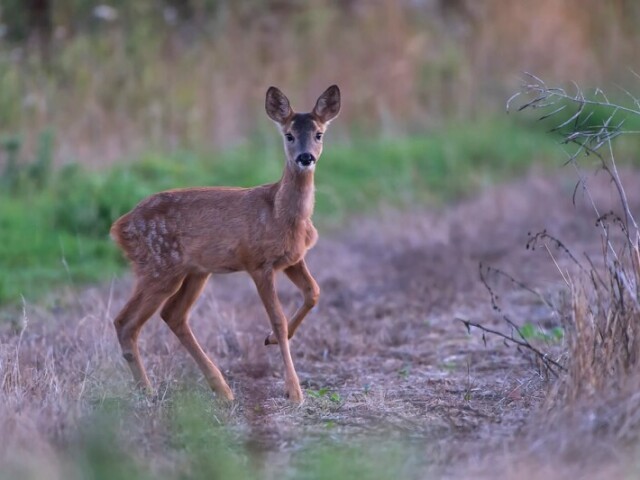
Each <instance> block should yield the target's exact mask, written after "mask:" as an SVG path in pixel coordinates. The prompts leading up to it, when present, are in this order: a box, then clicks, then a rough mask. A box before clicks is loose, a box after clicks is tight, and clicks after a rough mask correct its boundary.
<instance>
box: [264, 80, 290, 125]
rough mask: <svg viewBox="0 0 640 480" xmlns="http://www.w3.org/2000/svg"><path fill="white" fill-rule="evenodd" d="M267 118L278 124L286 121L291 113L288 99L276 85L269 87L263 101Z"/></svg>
mask: <svg viewBox="0 0 640 480" xmlns="http://www.w3.org/2000/svg"><path fill="white" fill-rule="evenodd" d="M264 107H265V109H266V111H267V115H269V118H270V119H271V120H273V121H274V122H276V123H279V124H280V125H283V124H284V123H286V121H287V120H289V119H290V118H291V116H292V115H293V110H292V109H291V105H290V104H289V99H288V98H287V97H286V96H285V94H284V93H282V92H281V91H280V90H278V89H277V88H276V87H269V90H267V98H266V100H265V103H264Z"/></svg>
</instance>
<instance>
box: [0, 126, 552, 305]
mask: <svg viewBox="0 0 640 480" xmlns="http://www.w3.org/2000/svg"><path fill="white" fill-rule="evenodd" d="M51 135H52V133H51V132H45V133H44V134H43V135H42V137H41V144H42V148H41V149H39V154H38V155H36V156H35V157H33V158H31V159H24V158H23V154H22V152H21V150H20V140H19V139H17V138H14V139H9V140H6V141H5V142H4V145H5V149H7V150H11V152H12V153H11V154H12V155H15V157H16V163H15V166H14V167H12V168H11V169H10V170H8V171H6V172H5V173H4V174H3V175H2V176H1V177H0V181H1V182H3V183H4V184H6V185H10V187H11V188H5V189H2V191H1V192H0V270H2V271H3V272H4V273H5V274H4V275H3V276H2V277H0V302H10V301H16V300H18V299H19V298H20V295H23V296H24V297H26V298H27V299H33V298H37V297H38V296H40V295H41V294H43V293H44V292H46V291H48V290H50V289H51V288H52V287H58V288H59V287H61V286H64V285H74V284H77V283H82V282H93V281H100V280H105V279H107V278H109V276H110V275H112V274H114V273H117V272H120V271H121V270H122V268H123V267H124V265H125V264H124V260H123V259H122V256H121V254H120V252H119V251H118V250H117V249H116V247H115V246H114V245H113V244H112V242H111V239H110V238H109V236H108V234H109V228H110V226H111V224H112V222H113V221H114V220H115V219H117V218H118V217H119V216H120V215H122V214H124V213H126V212H127V211H129V210H130V209H131V208H133V207H134V206H135V205H136V204H137V203H138V202H139V201H140V200H141V199H143V198H144V197H146V196H148V195H150V194H152V193H154V192H158V191H160V190H166V189H170V188H179V187H187V186H198V185H212V186H213V185H237V186H245V187H249V186H254V185H258V184H262V183H268V182H275V181H277V180H278V179H279V178H280V175H281V173H282V168H283V153H282V146H281V145H280V143H279V140H277V139H278V136H277V135H276V133H275V132H274V134H273V137H274V141H273V142H272V143H270V144H267V145H264V144H261V145H260V144H257V143H254V144H251V145H248V146H243V147H237V148H234V149H229V150H226V151H224V152H221V153H217V154H212V153H203V152H194V151H176V152H173V153H170V154H164V153H157V152H149V153H146V154H144V155H141V156H140V158H139V159H137V160H136V161H135V162H129V163H121V164H117V165H115V166H113V167H111V168H110V169H107V170H104V171H93V170H88V169H85V168H82V166H80V165H78V164H69V165H67V166H65V167H63V168H60V169H52V168H51V167H50V164H49V153H47V152H48V150H47V149H48V148H50V147H48V146H49V145H50V143H51ZM554 147H555V144H554V141H553V140H552V139H551V138H549V136H547V135H544V134H543V133H542V132H541V131H540V130H536V129H531V128H529V127H528V126H527V125H526V124H524V125H519V124H514V123H508V122H507V121H505V120H504V119H503V120H498V119H494V120H490V121H485V122H483V123H481V124H470V123H466V124H463V123H456V124H451V125H450V126H448V127H447V128H441V129H436V130H434V131H432V132H430V133H429V134H425V135H423V136H420V137H417V136H415V137H405V138H366V139H365V138H362V139H360V140H351V141H349V142H335V141H334V140H333V138H332V137H331V131H330V132H329V134H328V137H327V145H326V149H325V150H326V151H325V153H324V155H323V157H322V159H321V160H320V163H319V166H318V170H317V174H316V186H317V194H316V196H317V199H316V200H317V204H316V216H315V218H316V220H317V223H318V224H319V226H320V228H322V229H324V230H326V229H331V228H333V227H337V226H340V225H341V224H343V223H344V221H345V220H346V219H347V218H348V217H349V216H350V215H352V214H356V213H357V214H361V213H367V212H372V211H375V209H376V208H377V207H379V206H384V205H390V206H394V207H398V208H406V207H412V206H414V205H415V204H420V205H426V204H430V205H438V204H441V203H442V202H446V201H451V200H455V199H459V198H463V197H464V196H467V195H470V194H472V193H473V192H476V191H478V189H480V188H483V187H486V186H489V185H491V184H492V183H493V182H496V181H500V180H504V179H507V178H510V177H513V176H514V175H517V174H520V173H522V172H524V171H526V170H527V169H528V168H529V166H530V165H532V164H534V163H535V164H544V163H546V162H548V159H549V158H552V154H553V151H554Z"/></svg>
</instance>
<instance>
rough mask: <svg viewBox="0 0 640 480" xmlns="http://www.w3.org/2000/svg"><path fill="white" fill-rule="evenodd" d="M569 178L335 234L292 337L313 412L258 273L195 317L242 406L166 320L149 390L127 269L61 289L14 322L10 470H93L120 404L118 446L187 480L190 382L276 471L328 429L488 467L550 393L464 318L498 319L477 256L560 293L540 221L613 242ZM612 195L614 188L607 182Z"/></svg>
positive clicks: (8, 377)
mask: <svg viewBox="0 0 640 480" xmlns="http://www.w3.org/2000/svg"><path fill="white" fill-rule="evenodd" d="M629 175H632V176H631V177H630V178H633V179H636V178H637V175H635V174H632V173H631V172H629ZM569 188H570V184H569V183H568V182H565V181H564V180H559V181H556V182H549V181H548V180H541V179H536V178H533V179H531V180H528V181H525V182H521V183H519V184H516V185H513V186H510V187H505V188H499V189H496V191H494V192H491V193H487V194H485V195H483V196H481V197H480V198H477V199H475V200H474V201H473V202H469V203H465V204H462V205H460V206H459V207H456V208H454V209H452V210H451V211H450V212H448V213H446V214H435V213H434V212H415V213H404V214H399V213H397V212H389V214H388V215H387V216H386V218H385V219H384V220H382V221H375V222H374V221H372V220H364V221H359V222H358V221H356V222H355V223H353V224H352V225H351V228H350V229H349V230H346V231H344V233H343V234H338V235H337V236H335V237H333V238H323V239H321V242H320V245H319V246H318V247H317V248H316V249H315V250H314V251H313V252H312V253H311V254H310V258H309V260H310V262H311V269H312V270H313V272H314V274H316V276H317V278H318V280H319V283H320V285H321V288H322V290H323V294H322V298H321V303H320V305H319V306H318V309H317V311H314V313H313V314H312V315H311V317H310V318H309V319H308V321H307V322H305V324H304V326H303V328H302V329H301V331H300V332H299V335H297V336H296V338H295V340H294V342H293V344H292V345H293V347H292V348H293V352H294V355H295V357H296V358H295V361H296V365H297V369H298V372H299V374H300V377H301V380H302V383H303V386H304V388H305V389H306V390H307V392H308V393H307V402H306V404H305V405H304V406H303V407H302V408H300V409H295V408H292V407H290V406H289V405H288V403H287V402H286V400H285V399H284V396H283V392H282V389H283V382H282V379H281V378H280V373H281V360H280V357H279V354H278V352H277V350H276V349H270V348H265V347H263V346H262V340H263V338H264V335H265V334H266V333H267V330H268V327H267V322H266V320H265V319H264V313H263V312H262V309H261V307H260V304H259V301H258V299H257V295H256V294H255V292H254V291H253V290H254V289H253V287H252V286H251V284H250V281H249V280H248V278H245V276H235V275H232V276H222V277H216V278H214V279H213V280H212V281H211V285H210V287H209V288H208V290H207V291H206V292H205V294H204V296H203V298H202V299H201V300H200V302H199V303H198V306H197V308H196V310H195V312H194V315H193V320H192V324H193V326H194V330H195V332H196V335H197V336H198V337H199V338H200V339H201V340H202V343H203V344H204V345H205V347H206V349H207V351H209V352H210V353H211V354H212V355H213V356H214V358H216V360H217V361H218V362H219V363H220V365H221V367H222V369H223V371H224V372H225V375H226V376H227V377H228V379H229V380H230V385H231V387H232V388H233V389H234V391H235V393H236V395H237V397H238V402H237V403H236V404H235V405H234V406H233V407H232V408H226V407H222V406H220V407H216V406H215V405H214V404H212V403H211V402H210V400H209V398H210V394H208V393H207V391H206V389H205V387H204V382H203V381H202V379H201V376H200V374H199V372H198V370H197V368H196V367H195V365H193V362H192V361H191V359H190V358H188V357H187V355H186V353H185V352H184V350H183V349H182V348H181V347H180V346H179V343H178V342H177V340H176V339H175V338H173V336H172V335H171V333H170V331H169V330H168V329H167V328H166V327H165V326H164V325H163V324H162V322H161V321H159V319H157V318H154V319H152V320H151V321H150V322H149V324H148V325H147V326H146V327H145V329H144V330H143V334H142V339H141V340H142V341H141V350H142V352H143V359H144V361H145V363H146V365H147V367H148V370H149V373H150V377H151V379H152V382H153V384H154V385H155V387H156V389H157V397H156V398H155V399H153V400H146V399H143V398H138V397H136V395H135V394H134V393H133V392H132V390H131V385H130V379H129V372H128V370H127V369H126V366H125V364H124V362H123V361H122V360H121V359H120V353H119V350H118V346H117V342H116V339H115V334H114V332H113V327H112V318H113V316H114V315H115V313H116V312H117V310H118V308H120V307H121V305H122V304H123V302H124V301H125V300H126V296H127V294H128V291H129V287H130V285H129V284H128V282H127V281H126V280H124V281H121V280H117V281H115V282H114V283H113V285H112V287H111V288H109V287H104V288H95V289H89V290H86V291H84V292H83V293H81V294H80V295H75V294H73V293H71V294H70V295H68V296H60V297H58V298H59V300H58V306H57V307H54V308H53V309H52V310H47V311H45V310H42V309H40V308H39V307H37V306H35V305H27V306H26V309H25V313H24V314H22V313H21V312H19V311H18V312H15V315H14V316H13V319H14V325H13V327H11V328H10V327H9V326H6V327H5V328H4V329H3V331H2V333H1V335H2V343H1V350H0V396H1V398H0V429H1V434H2V437H3V438H7V439H10V440H9V441H8V442H7V443H6V446H5V448H4V449H3V451H2V459H1V461H0V465H2V469H3V470H5V471H18V470H21V469H26V471H28V472H31V474H32V476H34V477H39V476H41V475H42V474H43V472H46V473H47V476H48V477H52V478H53V477H55V476H56V475H57V476H58V477H60V478H66V476H67V474H68V473H69V472H70V471H71V472H76V473H77V471H78V469H79V468H81V466H79V465H82V462H80V463H78V460H77V455H76V456H74V452H76V454H77V451H82V448H81V447H80V446H81V445H84V444H85V443H86V440H83V439H85V437H84V436H83V435H85V434H83V433H82V432H86V427H87V425H91V424H93V425H94V426H95V425H96V422H98V420H97V418H99V416H100V415H101V414H102V413H104V412H105V411H108V412H111V414H114V412H115V416H113V417H110V418H111V420H110V426H111V427H112V428H113V429H114V430H115V435H116V438H117V441H115V443H114V446H116V445H117V446H118V448H119V449H120V450H122V451H126V452H129V453H130V454H131V455H132V456H133V458H134V459H135V462H136V464H138V465H143V466H145V467H144V468H145V469H146V468H151V470H152V471H153V472H156V473H157V474H162V475H165V476H168V477H174V476H176V475H177V472H180V471H185V469H187V470H188V469H189V468H193V467H190V465H192V462H193V461H194V459H193V457H191V456H189V454H188V451H187V450H185V447H184V446H181V443H180V442H179V441H176V435H177V433H176V426H175V418H176V417H175V415H176V413H175V412H176V409H179V408H180V407H179V405H180V401H181V400H180V399H181V398H182V397H183V395H184V393H185V392H195V394H196V395H197V396H199V397H200V398H202V399H203V402H204V404H205V405H207V404H208V405H209V407H207V408H206V409H204V410H202V411H200V410H197V409H195V411H196V412H197V415H200V416H198V419H199V420H198V421H199V422H200V423H202V422H205V423H206V424H209V423H213V424H215V423H220V424H222V425H224V426H225V429H226V430H227V432H229V435H230V437H229V438H230V440H229V444H232V445H238V446H239V448H243V449H245V451H249V452H254V453H251V455H250V458H252V459H253V460H251V461H252V462H254V464H255V465H256V468H258V470H259V471H261V472H264V474H265V476H267V477H271V478H277V477H278V476H280V475H281V474H282V473H283V472H285V471H286V472H289V473H290V472H291V471H294V472H295V471H296V469H297V468H304V467H303V466H301V465H300V463H299V462H300V460H299V459H300V458H302V457H300V455H302V453H300V452H305V451H307V450H308V449H314V445H315V443H314V442H318V441H321V442H323V443H326V442H329V443H330V444H331V443H334V444H336V445H338V446H339V445H343V444H344V442H348V444H350V445H358V444H360V443H363V444H365V445H366V443H367V442H368V441H371V439H374V438H378V439H380V438H384V439H385V440H386V441H393V442H394V444H395V445H396V446H398V445H404V446H403V447H402V450H401V451H402V452H404V453H403V454H402V455H405V457H402V458H404V459H405V460H403V462H405V461H406V462H409V463H408V464H409V465H411V469H412V470H411V472H412V473H413V474H414V475H422V474H426V472H434V471H438V472H440V473H446V472H447V471H454V470H451V469H452V468H453V465H458V466H459V465H464V464H466V463H467V462H471V464H472V465H473V464H476V463H477V462H478V460H479V459H482V458H487V455H490V454H491V455H493V454H492V453H491V452H494V449H495V448H496V447H498V446H500V447H499V448H501V449H504V448H507V451H511V450H519V449H520V448H522V447H521V446H512V447H509V446H508V445H509V441H508V440H507V439H509V438H511V437H512V436H513V435H514V434H515V432H516V430H517V429H518V428H521V426H522V425H524V424H525V423H526V418H527V416H528V415H530V414H531V412H532V411H533V410H532V409H533V408H534V407H535V406H536V405H539V404H540V402H541V401H542V400H543V395H544V383H543V381H542V377H540V375H539V374H538V373H537V372H536V369H535V368H534V367H533V365H531V364H530V363H529V362H528V361H527V360H526V358H524V357H522V356H521V355H520V354H519V353H518V352H517V351H515V350H514V349H510V348H506V347H504V346H503V345H502V344H501V343H500V342H492V341H491V340H490V341H489V343H488V346H487V347H485V346H484V345H483V342H482V340H481V339H480V338H479V337H477V336H471V337H469V336H467V334H466V332H465V331H464V329H463V328H462V327H461V326H460V325H459V324H458V322H456V321H455V320H454V319H455V318H456V317H460V316H464V317H467V318H473V319H477V320H480V321H486V322H489V323H492V322H496V324H497V322H498V321H499V319H497V318H495V317H494V316H493V315H492V313H491V311H490V306H489V303H488V301H487V297H486V294H485V292H484V290H483V288H482V285H481V284H480V283H479V282H477V281H476V280H475V279H476V275H477V261H478V260H483V261H485V262H486V261H493V262H494V263H496V264H497V265H498V266H502V267H504V268H507V267H508V268H510V270H511V271H512V272H513V273H514V274H517V275H521V276H526V277H527V278H528V279H529V281H530V283H532V284H537V285H541V284H543V285H546V287H545V289H544V291H545V292H546V291H547V290H548V291H549V292H553V291H556V290H557V288H558V287H557V285H558V284H557V281H558V279H557V272H556V270H555V267H554V266H553V265H552V264H551V263H550V262H548V261H546V260H545V257H546V253H544V252H540V251H537V252H535V253H534V254H531V253H528V252H527V251H526V250H525V249H524V244H525V243H526V232H527V231H528V230H530V229H533V228H536V227H541V226H547V227H548V228H550V229H551V228H553V229H555V230H556V231H558V232H559V234H562V235H563V236H564V237H565V238H568V242H569V243H570V244H571V245H573V246H575V248H579V249H584V250H586V251H593V250H597V248H598V247H599V245H597V244H592V243H590V241H589V239H590V238H593V237H592V236H586V235H585V233H586V232H588V229H587V230H585V227H584V225H583V223H584V220H583V219H584V218H585V216H586V218H588V216H589V215H590V211H589V210H588V209H587V208H586V207H580V208H579V209H578V211H577V213H576V211H574V209H573V207H572V206H571V205H570V201H569V199H568V197H567V196H566V192H567V190H568V189H569ZM596 189H597V191H598V192H600V194H601V196H602V197H604V198H607V197H609V193H607V192H609V187H608V186H607V185H601V186H598V187H596ZM569 191H570V190H569ZM527 198H538V199H542V198H544V199H545V202H548V203H546V204H547V205H549V206H551V205H553V207H554V208H553V209H551V208H541V205H540V203H539V202H537V203H536V204H532V203H531V202H530V201H527V200H526V199H527ZM633 201H634V202H635V203H634V205H636V204H638V203H639V200H638V199H634V200H633ZM589 223H590V222H589ZM478 239H482V241H478ZM572 242H573V243H572ZM374 258H375V262H372V261H371V260H372V259H374ZM338 264H339V265H340V268H339V269H338V268H337V267H336V265H338ZM554 279H555V281H554ZM548 282H552V283H548ZM281 298H282V299H283V302H284V305H285V307H286V309H287V311H291V310H292V309H293V308H294V306H295V304H296V303H297V301H298V294H297V292H295V291H294V290H293V288H291V287H289V286H288V285H286V282H282V286H281ZM503 301H504V303H505V304H506V305H508V306H509V308H511V309H513V311H514V312H517V313H518V315H516V317H517V318H524V317H526V318H528V319H530V320H532V321H536V322H538V321H539V322H545V321H546V320H545V319H546V315H547V313H546V312H545V311H541V309H540V305H539V303H537V302H535V301H534V300H532V299H527V298H524V297H522V295H520V294H519V293H518V292H516V291H512V292H508V291H507V292H504V294H503ZM5 315H8V314H7V313H6V312H5ZM202 415H203V416H202ZM97 425H99V423H97ZM178 438H182V437H180V436H179V435H178ZM505 441H507V443H506V444H505V443H504V442H505ZM79 442H80V443H79ZM176 442H177V443H176ZM246 449H248V450H246ZM296 452H298V453H296ZM34 454H35V455H34ZM34 457H35V458H34ZM296 462H298V463H296ZM11 469H14V470H11ZM455 470H456V471H457V467H456V468H455ZM418 472H422V473H421V474H419V473H418Z"/></svg>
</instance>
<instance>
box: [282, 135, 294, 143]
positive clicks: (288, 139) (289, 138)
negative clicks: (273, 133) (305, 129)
mask: <svg viewBox="0 0 640 480" xmlns="http://www.w3.org/2000/svg"><path fill="white" fill-rule="evenodd" d="M284 138H286V139H287V142H289V143H293V141H294V140H295V139H294V138H293V135H291V134H290V133H285V134H284Z"/></svg>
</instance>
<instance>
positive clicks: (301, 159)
mask: <svg viewBox="0 0 640 480" xmlns="http://www.w3.org/2000/svg"><path fill="white" fill-rule="evenodd" d="M315 161H316V157H314V156H313V155H311V154H310V153H301V154H300V155H298V158H296V162H297V163H299V164H300V165H303V166H305V167H308V166H309V165H311V164H312V163H314V162H315Z"/></svg>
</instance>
